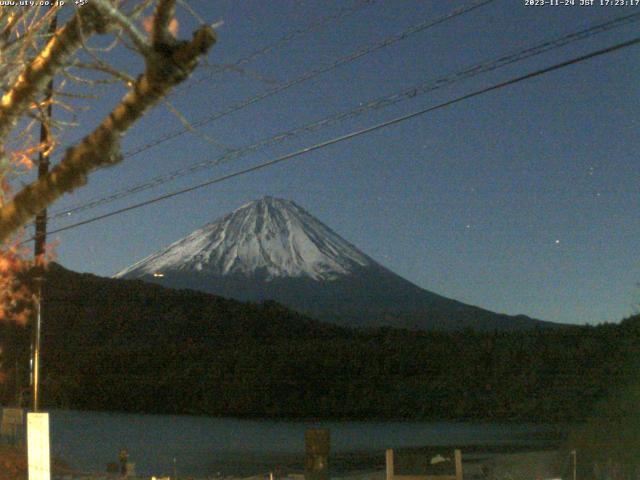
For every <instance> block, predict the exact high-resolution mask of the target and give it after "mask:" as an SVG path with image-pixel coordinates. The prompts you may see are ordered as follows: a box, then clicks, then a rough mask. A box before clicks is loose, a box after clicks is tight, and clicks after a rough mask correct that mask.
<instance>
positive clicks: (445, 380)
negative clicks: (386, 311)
mask: <svg viewBox="0 0 640 480" xmlns="http://www.w3.org/2000/svg"><path fill="white" fill-rule="evenodd" d="M46 298H47V302H46V307H45V311H46V319H45V324H44V336H43V368H44V372H43V373H44V384H43V395H44V401H45V403H46V404H48V405H50V406H58V407H68V408H81V409H101V410H102V409H104V410H124V411H145V412H157V413H159V412H163V413H205V414H212V415H236V416H260V417H325V418H424V419H459V420H462V419H495V420H543V421H558V420H559V421H570V420H576V419H581V418H584V417H585V415H586V414H588V413H589V411H590V409H591V407H592V406H593V404H594V403H595V402H596V401H598V400H599V399H601V398H603V397H604V396H605V395H606V394H607V393H608V392H609V391H612V389H613V388H614V387H617V386H619V385H623V384H624V383H625V382H626V381H627V380H628V379H629V378H631V377H632V376H633V375H634V374H637V372H636V370H637V368H636V366H635V364H634V363H633V361H632V360H631V359H633V358H635V356H636V355H637V345H638V340H640V332H639V329H638V327H637V325H638V322H637V320H634V319H630V320H628V321H626V322H623V324H621V325H603V326H599V327H574V328H565V329H543V330H536V331H532V332H494V333H491V332H473V331H465V332H419V331H409V330H395V329H389V328H383V329H375V330H360V331H358V330H351V329H347V328H341V327H337V326H334V325H330V324H325V323H321V322H316V321H313V320H310V319H308V318H305V317H303V316H301V315H299V314H297V313H294V312H292V311H290V310H288V309H286V308H284V307H282V306H280V305H278V304H275V303H272V302H267V303H264V304H245V303H240V302H237V301H233V300H227V299H223V298H220V297H215V296H211V295H207V294H204V293H197V292H192V291H186V290H185V291H177V290H169V289H166V288H163V287H160V286H156V285H149V284H146V283H142V282H139V281H128V280H127V281H125V280H112V279H103V278H99V277H95V276H92V275H79V274H76V273H73V272H69V271H66V270H64V269H62V268H60V267H53V269H52V272H51V274H50V279H49V282H48V286H47V290H46ZM10 330H14V329H13V328H9V327H7V326H4V327H3V330H2V337H3V339H4V340H6V339H7V335H9V331H10ZM14 334H15V332H14ZM14 345H15V342H14ZM7 355H8V353H6V354H5V357H6V356H7ZM13 355H17V353H13ZM23 358H24V355H23ZM4 360H6V362H5V364H4V365H9V364H11V362H10V359H9V358H8V357H7V358H5V359H4ZM10 383H11V382H8V383H6V384H5V396H8V392H9V389H8V387H7V386H6V385H7V384H10Z"/></svg>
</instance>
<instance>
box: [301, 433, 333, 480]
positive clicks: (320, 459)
mask: <svg viewBox="0 0 640 480" xmlns="http://www.w3.org/2000/svg"><path fill="white" fill-rule="evenodd" d="M304 443H305V450H306V452H307V459H306V463H305V473H304V477H305V479H306V480H328V479H329V450H330V448H331V436H330V433H329V430H328V429H326V428H311V429H309V430H307V431H306V432H305V433H304Z"/></svg>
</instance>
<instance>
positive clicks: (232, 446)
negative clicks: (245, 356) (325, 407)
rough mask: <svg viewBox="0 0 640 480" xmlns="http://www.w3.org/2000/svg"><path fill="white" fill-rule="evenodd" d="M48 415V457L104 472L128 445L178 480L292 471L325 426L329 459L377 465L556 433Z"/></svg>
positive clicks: (139, 460) (154, 469) (142, 461)
mask: <svg viewBox="0 0 640 480" xmlns="http://www.w3.org/2000/svg"><path fill="white" fill-rule="evenodd" d="M50 413H51V427H50V429H51V450H52V453H53V454H54V455H56V456H59V457H61V458H62V459H64V460H65V461H67V462H68V463H69V464H70V465H72V466H73V467H75V468H77V469H80V470H82V471H86V472H104V471H105V469H106V465H107V463H109V462H116V461H117V455H118V452H119V450H120V449H121V448H122V447H126V448H127V450H128V451H129V456H130V458H129V459H130V461H131V462H134V463H135V464H136V473H138V474H140V475H156V476H159V475H172V474H173V473H174V468H175V471H176V472H177V473H178V475H180V476H195V477H205V476H215V475H230V474H236V475H240V474H242V475H249V474H254V473H266V472H268V471H269V470H271V469H273V468H274V467H275V466H277V465H281V466H282V468H283V471H284V472H286V471H295V470H296V469H298V468H301V465H302V463H301V462H302V460H303V458H304V432H305V430H306V429H307V428H312V427H323V428H329V429H330V431H331V452H332V454H333V453H335V454H336V455H342V454H344V455H346V454H349V453H352V452H370V455H369V458H370V459H373V460H370V461H376V462H378V460H377V457H378V456H380V458H379V464H380V465H382V464H383V463H384V454H383V453H382V452H383V451H384V450H385V449H387V448H403V447H418V446H429V445H438V446H440V445H451V446H463V445H517V444H532V443H534V442H536V441H539V439H540V436H541V435H542V436H544V435H545V434H548V433H553V432H554V431H555V430H554V428H553V427H551V426H541V425H513V424H509V425H505V424H490V423H487V424H480V423H476V424H473V423H451V422H378V421H376V422H305V421H300V422H294V421H269V420H238V419H230V418H212V417H200V416H171V415H135V414H116V413H101V412H77V411H66V410H53V411H51V412H50ZM378 452H379V453H380V455H378ZM354 457H358V455H355V456H354ZM369 466H370V467H374V466H375V465H373V464H372V465H369ZM354 468H355V467H354ZM360 468H362V465H360ZM287 469H288V470H287ZM343 469H344V466H343Z"/></svg>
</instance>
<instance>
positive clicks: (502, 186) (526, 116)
mask: <svg viewBox="0 0 640 480" xmlns="http://www.w3.org/2000/svg"><path fill="white" fill-rule="evenodd" d="M470 3H471V2H468V1H465V2H457V1H456V2H454V1H425V0H402V1H401V0H398V1H371V2H358V1H354V0H349V1H347V0H342V1H328V0H324V1H293V0H290V1H284V0H282V1H280V0H278V1H270V2H264V1H261V0H243V1H242V2H239V1H237V0H225V1H215V2H213V1H210V0H192V1H191V2H190V4H191V6H192V7H193V9H194V10H195V11H196V12H197V13H198V14H199V15H201V16H202V17H203V18H204V19H206V20H207V21H208V22H211V23H213V22H218V21H223V22H224V24H223V25H222V26H221V27H219V28H218V32H219V42H218V43H217V45H216V46H215V47H214V48H213V51H212V53H211V55H210V57H209V62H210V64H211V66H209V67H204V68H201V69H199V70H198V71H197V72H196V74H195V75H194V77H193V78H192V79H191V80H190V81H189V83H187V84H186V87H184V88H180V89H179V91H178V92H177V93H176V94H175V95H173V96H172V97H171V98H170V101H171V104H172V105H174V106H175V107H176V108H177V109H178V110H179V111H180V112H182V114H183V115H184V116H185V117H186V118H188V119H189V120H190V121H191V122H198V121H199V120H201V119H203V118H206V117H207V116H211V115H213V114H215V113H216V112H221V111H224V110H226V109H228V108H230V107H231V106H233V105H236V104H238V103H241V102H243V101H244V100H246V99H250V98H252V97H255V96H256V95H260V94H261V93H262V92H266V91H269V90H272V89H274V88H279V87H280V86H282V85H284V84H286V83H287V82H289V81H291V80H293V79H296V78H298V77H301V76H303V75H304V74H306V73H307V72H310V71H314V70H316V69H320V68H322V67H326V66H328V65H331V64H332V63H333V62H335V61H336V60H338V59H341V58H345V57H347V56H349V55H351V54H352V53H354V52H356V51H358V50H360V49H362V48H364V47H367V46H369V47H370V46H372V45H377V44H380V42H382V41H384V40H385V39H387V38H390V37H393V36H395V35H397V34H399V33H401V32H403V31H405V30H406V29H408V28H409V27H411V26H413V25H418V24H421V23H423V22H426V21H428V20H430V19H436V18H438V17H440V16H442V15H446V14H448V13H449V12H451V11H453V10H455V9H456V8H457V7H460V6H463V5H468V4H470ZM599 3H600V2H599V0H596V5H594V6H591V7H588V6H580V5H579V4H580V0H575V5H574V6H552V5H545V6H526V5H525V0H495V1H493V2H491V3H489V4H488V5H484V6H481V7H479V8H477V9H475V10H473V11H471V12H469V13H466V14H464V15H461V16H459V17H457V18H453V19H451V20H448V21H446V22H443V23H441V24H439V25H437V26H434V27H432V28H428V29H425V30H424V31H421V32H418V33H414V34H411V35H408V36H407V37H406V38H404V39H402V40H399V41H397V42H395V43H393V44H391V45H389V46H387V47H384V48H380V49H377V50H376V51H374V52H372V53H370V54H367V55H363V56H362V57H360V58H358V59H356V60H354V61H352V62H349V63H346V64H344V65H340V66H338V67H337V68H334V69H332V70H330V71H327V72H325V73H323V74H320V75H317V76H316V77H314V78H313V79H311V80H308V81H305V82H301V83H299V84H297V85H294V86H292V87H291V88H288V89H286V90H284V91H281V92H279V93H277V94H274V95H272V96H270V97H269V98H265V99H264V100H262V101H258V102H255V103H253V104H252V105H249V106H247V107H246V108H242V109H240V110H238V111H236V112H234V113H231V114H228V115H225V116H223V117H221V118H219V119H218V120H216V121H213V122H209V123H206V124H204V125H202V126H200V127H198V128H197V133H186V134H183V135H180V136H178V137H176V138H174V139H172V140H170V141H166V142H163V143H161V144H159V145H158V146H156V147H155V148H148V149H146V150H145V151H143V152H142V153H140V154H138V155H135V156H133V157H131V158H127V159H126V160H125V161H124V162H123V163H122V164H120V165H118V166H116V167H113V168H110V169H106V170H103V171H101V172H98V173H96V174H94V175H93V176H92V177H91V179H90V181H89V184H88V185H87V186H86V187H84V188H83V189H81V190H80V191H78V192H77V193H76V194H73V195H69V196H68V197H66V198H65V199H63V200H62V201H60V202H58V203H57V204H56V205H54V207H52V209H51V210H50V211H51V212H58V211H60V210H61V209H64V208H67V207H70V206H75V205H78V204H83V203H85V202H87V201H89V200H92V199H95V198H101V197H104V196H106V195H109V194H110V193H113V192H115V191H119V190H121V189H123V188H125V189H126V188H128V187H130V186H134V185H136V184H138V183H144V182H145V181H148V180H149V179H151V178H154V177H156V176H158V175H162V174H164V173H167V172H171V171H174V170H176V169H179V168H182V167H185V166H189V165H192V164H196V163H199V162H203V161H207V160H212V159H215V158H217V157H219V156H220V155H221V154H223V153H224V149H225V148H226V149H235V148H240V147H244V146H246V145H249V144H252V143H254V142H256V141H259V140H261V139H263V138H268V137H271V136H273V135H276V134H277V133H279V132H283V131H286V130H290V129H292V128H295V127H297V126H302V125H305V124H308V123H312V122H314V121H316V120H319V119H321V118H323V117H326V116H328V115H331V114H334V113H337V112H340V111H347V110H351V109H353V108H355V107H357V106H358V105H360V104H365V103H367V102H368V101H370V100H372V99H376V98H379V97H384V96H387V95H391V94H393V93H396V92H401V91H405V90H407V89H409V88H411V87H413V86H417V85H420V84H423V83H425V82H427V81H429V80H434V79H437V78H439V77H443V76H447V75H451V74H455V73H456V72H458V71H460V70H463V69H464V68H465V67H468V66H470V65H473V64H476V63H478V62H481V61H485V60H492V59H494V58H497V57H499V56H501V55H503V54H505V53H508V52H513V51H517V50H520V49H524V48H527V47H530V46H534V45H537V44H539V43H541V42H544V41H546V40H551V39H555V38H558V37H561V36H563V35H566V34H569V33H572V32H576V31H579V30H582V29H585V28H588V27H591V26H592V25H595V24H598V23H602V22H605V21H607V20H611V19H613V18H616V17H619V16H622V15H628V14H632V13H640V5H638V6H635V7H634V6H629V7H617V6H608V7H607V6H600V4H599ZM352 7H353V8H352ZM327 17H331V18H327ZM323 18H327V20H326V21H322V19H323ZM318 23H320V24H319V25H317V24H318ZM180 24H181V31H180V33H181V35H190V33H191V31H192V30H193V28H195V22H194V21H193V20H192V19H190V18H189V17H188V15H187V14H186V13H185V12H184V11H181V12H180ZM310 25H316V27H315V28H314V29H312V30H311V31H306V32H303V33H296V34H295V35H293V37H294V38H292V39H291V40H290V41H288V42H281V43H280V44H279V45H277V46H276V47H274V48H272V49H269V51H266V52H263V53H261V54H259V55H256V56H255V58H252V59H251V60H250V61H247V62H244V63H241V65H240V66H239V67H233V68H226V69H225V70H224V71H223V72H221V73H219V72H218V73H216V67H217V66H220V65H227V66H229V65H232V66H233V65H234V63H235V62H236V61H237V60H238V59H242V58H245V57H247V56H248V55H251V54H252V53H253V52H256V51H258V50H260V49H261V48H263V47H265V46H268V45H272V44H274V43H275V42H278V40H279V39H281V38H283V37H286V36H287V35H289V34H291V33H292V32H301V31H304V30H306V29H307V27H308V26H310ZM638 25H640V22H636V23H631V24H629V25H627V26H624V27H621V28H617V29H614V30H612V31H609V32H605V33H601V34H598V35H594V36H592V37H590V38H588V39H586V40H582V41H579V42H575V43H572V44H570V45H567V46H564V47H562V48H557V49H554V50H552V51H550V52H547V53H545V54H543V55H539V56H536V57H534V58H530V59H527V60H524V61H521V62H517V63H514V64H512V65H509V66H507V67H504V68H500V69H498V70H496V71H493V72H490V73H485V74H481V75H477V76H474V77H472V78H467V79H464V80H461V81H458V82H456V83H454V84H452V85H450V86H447V87H444V88H440V89H438V90H435V91H433V92H431V93H427V94H424V95H416V96H414V97H410V98H408V99H406V100H404V101H402V102H399V103H397V104H395V105H392V106H390V107H387V108H381V109H379V110H371V111H368V112H366V113H364V114H361V115H357V116H355V117H353V118H349V119H347V120H345V121H342V122H338V123H336V124H334V125H331V126H329V127H326V128H322V129H318V130H317V131H314V132H309V133H305V134H301V135H297V136H295V137H294V138H291V139H289V140H285V141H282V142H279V143H277V144H275V145H272V146H268V147H266V148H262V149H259V150H258V151H257V152H255V153H252V154H250V155H247V156H245V157H243V158H241V159H235V160H230V161H228V162H226V163H224V164H222V165H218V166H213V167H211V168H206V169H202V170H200V171H198V172H196V173H193V174H191V175H186V176H183V177H181V178H179V179H176V180H174V181H170V182H166V183H164V184H162V185H161V186H158V187H157V188H153V189H150V190H146V191H144V192H141V193H137V194H134V195H129V196H127V197H125V198H122V199H120V200H118V201H116V202H112V203H108V204H104V205H102V206H100V207H98V208H94V209H91V210H86V211H83V212H78V213H74V214H72V215H69V216H67V217H66V218H65V219H57V220H54V221H52V222H51V223H50V228H51V229H54V228H59V227H62V226H64V225H67V224H69V223H72V222H76V221H80V220H83V219H86V218H90V217H92V216H95V215H99V214H102V213H106V212H108V211H111V210H114V209H117V208H121V207H124V206H127V205H130V204H132V203H136V202H139V201H143V200H145V199H149V198H153V197H155V196H158V195H161V194H162V193H166V192H170V191H173V190H177V189H180V188H184V187H187V186H190V185H194V184H197V183H199V182H203V181H205V180H207V179H210V178H214V177H217V176H220V175H223V174H225V173H229V172H232V171H235V170H237V169H241V168H245V167H247V166H250V165H253V164H256V163H259V162H264V161H267V160H269V159H272V158H276V157H277V156H279V155H283V154H286V153H288V152H292V151H295V150H297V149H299V148H302V147H304V146H308V145H313V144H315V143H318V142H321V141H323V140H327V139H330V138H333V137H336V136H339V135H342V134H345V133H348V132H351V131H354V130H357V129H361V128H364V127H367V126H370V125H374V124H376V123H379V122H382V121H385V120H389V119H392V118H394V117H397V116H401V115H404V114H407V113H410V112H412V111H417V110H420V109H424V108H427V107H429V106H432V105H436V104H438V103H441V102H444V101H447V100H450V99H453V98H456V97H459V96H461V95H464V94H466V93H469V92H472V91H474V90H479V89H481V88H484V87H487V86H490V85H492V84H495V83H499V82H501V81H505V80H508V79H510V78H513V77H517V76H520V75H523V74H525V73H528V72H531V71H535V70H537V69H540V68H543V67H545V66H549V65H552V64H554V63H559V62H561V61H564V60H567V59H570V58H573V57H577V56H580V55H583V54H586V53H588V52H591V51H594V50H598V49H601V48H604V47H607V46H611V45H614V44H616V43H619V42H622V41H625V40H629V39H632V38H635V37H636V36H638V32H639V29H638ZM113 60H114V62H116V63H117V64H119V65H131V66H132V68H134V71H137V70H135V69H137V68H138V66H137V65H136V61H135V57H134V56H133V54H132V53H131V52H126V51H119V52H117V53H116V54H115V56H114V58H113ZM639 67H640V46H633V47H630V48H626V49H624V50H620V51H617V52H613V53H610V54H607V55H604V56H601V57H597V58H594V59H591V60H588V61H585V62H582V63H580V64H577V65H572V66H569V67H566V68H563V69H561V70H558V71H555V72H551V73H549V74H547V75H543V76H540V77H537V78H534V79H531V80H527V81H524V82H521V83H518V84H516V85H512V86H508V87H505V88H502V89H499V90H496V91H493V92H490V93H487V94H485V95H482V96H479V97H476V98H473V99H470V100H467V101H464V102H460V103H458V104H455V105H452V106H450V107H447V108H443V109H439V110H437V111H434V112H432V113H429V114H426V115H423V116H421V117H419V118H415V119H412V120H409V121H406V122H403V123H401V124H398V125H395V126H391V127H388V128H384V129H382V130H379V131H377V132H373V133H370V134H367V135H363V136H360V137H358V138H356V139H353V140H350V141H346V142H342V143H340V144H337V145H333V146H330V147H328V148H325V149H322V150H319V151H316V152H313V153H310V154H307V155H304V156H301V157H299V158H297V159H295V160H292V161H290V162H286V163H282V164H280V165H277V166H274V167H272V168H268V169H265V170H261V171H258V172H254V173H251V174H249V175H244V176H240V177H238V178H235V179H233V180H230V181H227V182H223V183H220V184H218V185H214V186H211V187H208V188H204V189H200V190H198V191H196V192H193V193H188V194H185V195H181V196H178V197H175V198H172V199H170V200H167V201H164V202H159V203H156V204H154V205H151V206H147V207H144V208H140V209H137V210H134V211H130V212H127V213H124V214H121V215H117V216H114V217H111V218H109V219H107V220H104V221H100V222H96V223H92V224H90V225H86V226H82V227H78V228H76V229H73V230H69V231H67V232H64V233H60V234H57V235H53V236H52V239H58V241H59V245H58V247H57V249H56V250H57V253H58V261H60V263H62V264H63V265H64V266H66V267H68V268H71V269H73V270H77V271H82V272H92V273H95V274H98V275H105V276H108V275H112V274H114V273H115V272H117V271H119V270H120V269H122V268H124V267H126V266H128V265H130V264H131V263H133V262H134V261H136V260H139V259H141V258H142V257H144V256H146V255H148V254H150V253H152V252H154V251H156V250H158V249H160V248H162V247H164V246H166V245H168V244H169V243H170V242H173V241H175V240H177V239H179V238H181V237H183V236H185V235H186V234H188V233H190V232H191V231H192V230H194V229H196V228H198V227H200V226H202V225H203V224H205V223H208V222H210V221H213V220H215V219H217V218H218V217H220V216H221V215H223V214H225V213H227V212H229V211H231V210H233V209H235V208H237V207H238V206H240V205H242V204H243V203H246V202H247V201H250V200H253V199H257V198H260V197H262V196H264V195H272V196H277V197H281V198H287V199H291V200H294V201H295V202H296V203H298V204H299V205H301V206H302V207H304V208H305V209H307V210H308V211H309V212H310V213H312V214H313V215H315V216H316V217H318V218H319V219H320V220H321V221H323V222H324V223H326V224H327V225H329V226H330V227H331V228H332V229H333V230H335V231H336V232H337V233H339V234H340V235H342V236H343V237H344V238H346V239H347V240H349V241H350V242H352V243H353V244H354V245H356V246H357V247H358V248H360V249H361V250H363V251H364V252H365V253H366V254H368V255H370V256H371V257H373V258H374V259H376V260H377V261H379V262H380V263H382V264H384V265H385V266H387V267H389V268H390V269H392V270H394V271H395V272H397V273H398V274H400V275H402V276H403V277H405V278H407V279H408V280H411V281H412V282H414V283H416V284H417V285H419V286H421V287H423V288H426V289H428V290H431V291H434V292H436V293H439V294H441V295H444V296H447V297H450V298H455V299H457V300H460V301H463V302H466V303H470V304H474V305H478V306H481V307H483V308H487V309H490V310H493V311H497V312H504V313H509V314H519V313H522V314H526V315H529V316H531V317H535V318H539V319H543V320H552V321H559V322H569V323H579V324H583V323H591V324H594V323H601V322H605V321H619V320H621V319H622V318H623V317H625V316H628V315H630V314H632V313H634V312H635V311H636V305H637V304H638V303H640V288H639V287H638V282H640V263H639V261H638V258H639V256H638V255H637V250H638V247H639V246H640V240H639V239H640V210H639V208H638V207H639V206H640V205H639V202H638V199H639V193H640V186H639V183H638V180H639V179H640V162H639V161H638V160H639V159H638V152H639V151H640V136H639V135H638V133H639V131H640V121H639V118H640V81H639V75H640V68H639ZM121 93H122V90H121V89H118V88H114V89H113V91H110V90H105V97H104V101H102V102H101V103H100V104H98V105H96V106H94V108H93V109H92V110H91V111H89V112H86V113H84V112H82V113H80V114H79V117H78V118H79V120H80V122H81V125H82V127H81V130H82V129H83V128H89V127H90V126H91V125H95V123H96V121H97V119H98V118H99V117H100V116H101V115H102V114H103V113H104V111H105V110H104V109H105V108H107V107H108V106H109V105H112V104H113V100H114V99H116V98H118V96H119V95H121ZM54 114H55V113H54ZM180 129H181V124H180V122H179V120H177V119H176V117H175V116H173V115H172V114H171V113H170V112H169V111H168V110H167V109H166V108H165V107H163V106H159V107H158V108H157V109H156V110H155V111H154V112H153V113H151V114H150V115H148V116H147V117H146V118H145V119H144V120H143V121H142V122H141V123H140V124H139V125H138V126H137V127H136V128H135V129H134V130H132V131H131V133H130V135H129V136H128V137H127V139H126V141H125V143H124V150H125V151H130V150H132V149H134V148H137V147H140V146H143V145H146V144H147V143H149V142H152V141H153V140H155V139H157V138H158V137H161V136H162V135H164V134H166V133H169V132H172V131H179V130H180ZM78 135H80V132H73V133H70V134H69V137H68V139H73V138H77V136H78Z"/></svg>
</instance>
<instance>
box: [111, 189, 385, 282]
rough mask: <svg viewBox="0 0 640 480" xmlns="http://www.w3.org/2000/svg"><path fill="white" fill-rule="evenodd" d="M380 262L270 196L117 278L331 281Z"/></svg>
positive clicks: (293, 206)
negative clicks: (193, 274) (188, 276)
mask: <svg viewBox="0 0 640 480" xmlns="http://www.w3.org/2000/svg"><path fill="white" fill-rule="evenodd" d="M373 264H375V262H374V261H373V260H371V259H370V258H369V257H367V256H366V255H365V254H363V253H362V252H360V251H359V250H358V249H357V248H355V247H354V246H353V245H351V244H350V243H349V242H347V241H346V240H344V239H343V238H341V237H340V236H339V235H337V234H336V233H335V232H333V231H332V230H331V229H330V228H329V227H327V226H326V225H324V224H323V223H322V222H320V221H319V220H317V219H316V218H314V217H313V216H312V215H310V214H309V213H308V212H307V211H305V210H304V209H303V208H301V207H300V206H298V205H296V204H295V203H294V202H292V201H290V200H283V199H279V198H273V197H264V198H262V199H260V200H255V201H253V202H250V203H247V204H245V205H243V206H241V207H240V208H238V209H237V210H235V211H233V212H232V213H230V214H228V215H226V216H224V217H222V218H221V219H219V220H217V221H215V222H213V223H210V224H208V225H205V226H204V227H202V228H200V229H198V230H196V231H194V232H193V233H191V234H189V235H188V236H186V237H185V238H183V239H181V240H178V241H177V242H175V243H173V244H172V245H170V246H169V247H168V248H166V249H164V250H162V251H159V252H156V253H153V254H152V255H150V256H148V257H147V258H145V259H143V260H141V261H139V262H137V263H135V264H134V265H132V266H130V267H128V268H126V269H125V270H122V271H121V272H119V273H118V274H116V277H128V278H131V277H141V276H145V275H155V276H156V277H158V276H164V275H168V274H170V273H171V272H180V273H187V272H200V273H204V274H207V275H214V276H225V275H234V274H240V275H243V276H247V277H252V276H261V277H263V278H265V279H267V280H270V279H274V278H280V277H308V278H311V279H313V280H331V279H334V278H336V277H337V276H340V275H345V274H348V273H350V272H352V271H353V270H355V269H356V268H359V267H365V266H368V265H373Z"/></svg>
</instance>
